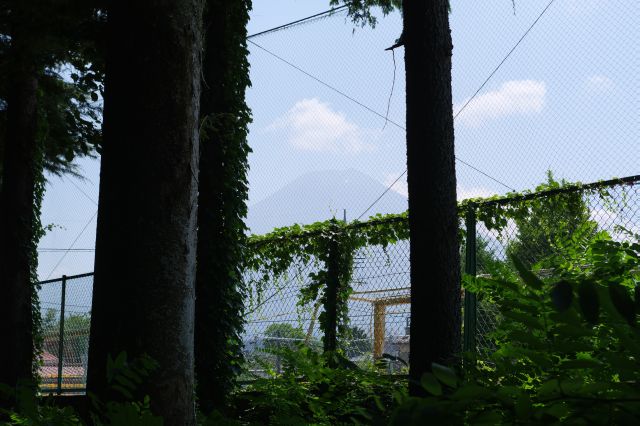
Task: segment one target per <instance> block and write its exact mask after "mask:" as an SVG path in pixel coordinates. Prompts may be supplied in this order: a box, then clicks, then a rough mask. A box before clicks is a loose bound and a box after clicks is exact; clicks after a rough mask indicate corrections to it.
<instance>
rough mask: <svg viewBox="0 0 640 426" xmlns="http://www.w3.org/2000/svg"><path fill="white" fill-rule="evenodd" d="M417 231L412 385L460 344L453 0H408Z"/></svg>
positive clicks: (411, 170)
mask: <svg viewBox="0 0 640 426" xmlns="http://www.w3.org/2000/svg"><path fill="white" fill-rule="evenodd" d="M403 6H404V10H403V15H404V47H405V67H406V81H407V83H406V90H407V169H408V173H407V179H408V184H409V228H410V237H411V251H410V253H411V254H410V256H411V363H410V370H409V376H410V379H411V385H410V392H411V393H412V394H414V395H418V394H420V393H421V391H422V390H421V387H420V385H419V383H420V378H421V377H422V375H423V374H424V373H425V372H426V371H430V369H431V363H432V362H438V363H444V364H448V363H451V362H452V361H453V360H454V359H455V357H456V356H457V354H458V353H459V351H460V344H461V340H460V329H461V315H460V313H461V312H460V255H459V251H458V235H457V232H458V217H457V209H456V174H455V158H454V143H453V114H452V102H451V54H452V47H453V46H452V43H451V32H450V29H449V14H448V1H447V0H405V1H404V5H403Z"/></svg>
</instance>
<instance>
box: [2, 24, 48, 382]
mask: <svg viewBox="0 0 640 426" xmlns="http://www.w3.org/2000/svg"><path fill="white" fill-rule="evenodd" d="M31 38H32V37H31V36H30V35H29V34H28V31H26V30H24V31H23V29H22V28H18V27H17V26H14V30H13V32H12V46H11V53H10V56H11V57H10V73H11V80H10V81H11V87H10V89H9V94H8V111H7V114H8V117H7V118H8V119H7V129H6V139H5V142H6V143H5V147H4V148H5V151H4V164H3V167H2V173H3V176H2V179H0V180H1V181H2V190H1V194H0V342H2V349H1V350H0V383H5V384H8V385H10V386H15V385H16V384H18V383H19V382H21V381H28V382H32V381H33V379H34V377H33V369H34V362H33V361H34V352H35V348H34V333H33V312H32V295H33V288H32V285H33V283H32V282H31V265H32V262H34V261H35V259H32V254H33V252H34V250H33V246H32V245H33V243H34V227H35V220H34V200H35V195H34V192H35V179H36V168H37V167H38V166H39V165H40V162H39V161H37V155H38V147H37V140H36V128H37V90H38V80H37V77H36V76H37V72H36V68H37V66H36V61H35V60H34V56H33V53H34V52H33V49H32V46H33V43H32V40H31Z"/></svg>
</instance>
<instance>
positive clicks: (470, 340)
mask: <svg viewBox="0 0 640 426" xmlns="http://www.w3.org/2000/svg"><path fill="white" fill-rule="evenodd" d="M465 222H466V228H467V240H466V244H465V268H464V272H465V273H466V274H467V275H471V276H474V277H475V276H476V205H475V204H469V208H468V210H467V217H466V220H465ZM477 315H478V301H477V299H476V295H475V293H472V292H471V291H468V290H465V292H464V340H463V349H464V351H465V352H472V353H475V350H476V330H477V327H476V324H477Z"/></svg>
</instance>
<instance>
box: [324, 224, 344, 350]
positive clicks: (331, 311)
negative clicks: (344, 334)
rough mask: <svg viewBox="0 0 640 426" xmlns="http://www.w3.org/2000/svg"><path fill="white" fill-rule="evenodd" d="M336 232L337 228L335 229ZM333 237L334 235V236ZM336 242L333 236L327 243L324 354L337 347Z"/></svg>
mask: <svg viewBox="0 0 640 426" xmlns="http://www.w3.org/2000/svg"><path fill="white" fill-rule="evenodd" d="M336 231H337V227H336ZM334 235H335V234H334ZM339 250H340V248H339V246H338V241H337V240H336V239H335V236H334V237H332V239H331V240H330V241H329V253H328V261H327V289H326V290H325V291H326V294H325V303H324V315H325V318H326V321H325V323H324V326H325V329H324V330H323V332H324V338H323V340H322V343H323V349H324V351H325V352H329V351H335V350H336V349H337V347H338V335H337V334H338V303H337V302H338V287H339V286H340V277H339V267H340V266H339V265H340V264H339V262H340V253H339Z"/></svg>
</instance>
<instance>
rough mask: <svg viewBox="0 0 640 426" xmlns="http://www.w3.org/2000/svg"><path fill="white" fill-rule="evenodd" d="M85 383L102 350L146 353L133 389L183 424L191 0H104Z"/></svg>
mask: <svg viewBox="0 0 640 426" xmlns="http://www.w3.org/2000/svg"><path fill="white" fill-rule="evenodd" d="M108 17H109V21H108V41H107V46H108V51H107V65H106V74H107V76H106V84H105V109H104V127H103V131H104V145H103V152H102V159H101V161H102V163H101V176H100V200H99V201H100V202H99V209H98V225H97V235H96V258H95V279H94V280H95V281H94V292H93V304H92V324H91V338H90V339H91V340H90V349H89V369H88V383H87V388H88V391H90V392H93V393H95V394H96V395H98V396H100V397H108V396H109V392H108V383H107V371H106V366H107V357H108V356H109V355H110V356H112V357H114V358H115V357H116V356H117V355H118V354H119V353H121V352H122V351H126V353H127V356H128V359H135V358H136V357H139V356H141V355H143V354H146V355H148V356H150V357H151V358H152V359H154V360H155V361H156V362H157V363H158V364H159V366H158V368H157V369H156V370H155V371H154V372H153V373H152V375H151V377H149V378H148V379H147V380H146V383H145V384H144V385H143V387H142V389H141V391H142V392H143V393H146V394H149V395H150V397H151V408H152V411H153V412H154V413H155V414H157V415H161V416H162V417H163V418H164V421H165V424H167V425H176V426H177V425H180V426H184V425H192V424H194V422H195V419H194V417H195V413H194V399H193V393H194V374H193V367H194V352H193V326H194V325H193V324H194V304H195V300H194V299H195V291H194V290H195V266H196V264H195V261H196V219H197V179H196V176H197V174H198V115H199V96H200V73H201V61H200V55H201V37H202V34H201V24H202V5H201V0H161V1H150V0H146V1H136V2H129V1H112V2H110V3H109V9H108Z"/></svg>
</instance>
